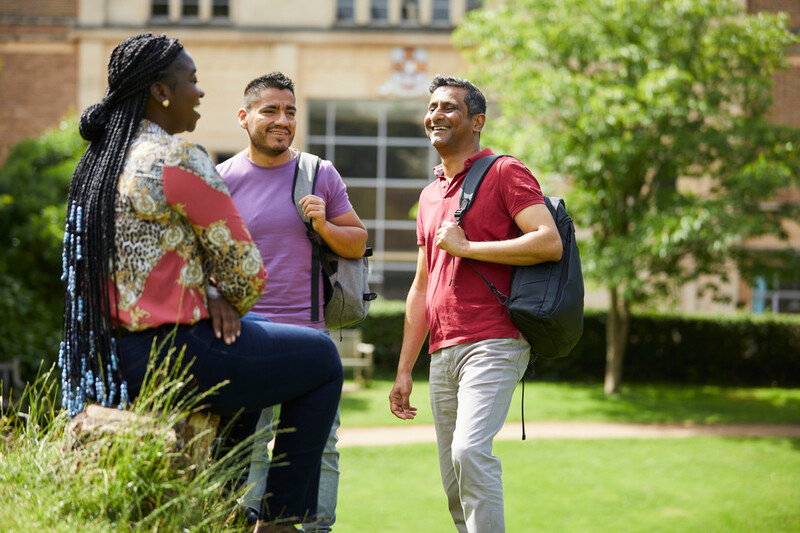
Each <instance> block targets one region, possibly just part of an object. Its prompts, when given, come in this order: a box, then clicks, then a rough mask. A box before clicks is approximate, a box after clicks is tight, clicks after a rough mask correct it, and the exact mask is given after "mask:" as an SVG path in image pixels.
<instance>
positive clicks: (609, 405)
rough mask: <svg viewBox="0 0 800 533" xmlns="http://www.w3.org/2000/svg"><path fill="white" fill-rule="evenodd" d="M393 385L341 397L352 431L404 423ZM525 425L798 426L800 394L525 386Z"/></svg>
mask: <svg viewBox="0 0 800 533" xmlns="http://www.w3.org/2000/svg"><path fill="white" fill-rule="evenodd" d="M391 388H392V382H391V381H388V380H373V381H372V382H371V383H370V386H369V388H364V387H361V388H358V389H355V390H353V389H350V390H348V391H347V392H346V393H345V394H344V396H343V398H342V423H343V425H350V426H386V425H394V424H400V423H402V421H400V420H398V419H396V418H395V417H394V416H393V415H392V414H391V413H390V412H389V399H388V398H389V391H390V390H391ZM521 401H522V388H521V386H518V387H517V391H516V393H515V397H514V400H513V401H512V403H511V409H510V411H509V414H508V420H509V421H516V422H518V421H520V420H522V413H521V410H520V407H521ZM411 404H412V405H414V406H416V407H417V409H418V411H417V413H418V414H417V418H416V420H415V423H422V424H432V423H433V419H432V417H431V414H430V406H429V405H430V404H429V401H428V383H427V381H424V380H416V381H415V382H414V388H413V390H412V393H411ZM525 420H526V421H535V420H541V421H552V420H563V421H581V420H585V421H594V422H597V421H600V422H638V423H651V424H656V423H658V424H667V423H669V424H723V423H739V424H747V423H766V424H800V389H778V388H774V389H747V388H726V387H712V386H706V387H694V386H692V387H689V386H687V387H680V386H672V385H669V386H667V385H627V386H625V387H623V389H622V394H620V395H618V396H613V397H610V398H609V397H606V396H605V395H604V394H603V387H602V385H599V384H598V385H588V384H573V383H549V382H536V381H533V382H527V383H526V384H525Z"/></svg>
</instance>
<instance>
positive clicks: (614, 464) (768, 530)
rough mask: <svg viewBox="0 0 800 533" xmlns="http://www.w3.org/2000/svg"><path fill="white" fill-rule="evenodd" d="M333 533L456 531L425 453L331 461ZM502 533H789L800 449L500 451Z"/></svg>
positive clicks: (513, 447) (503, 445)
mask: <svg viewBox="0 0 800 533" xmlns="http://www.w3.org/2000/svg"><path fill="white" fill-rule="evenodd" d="M341 453H342V457H341V472H342V474H341V481H340V488H339V507H338V510H337V515H338V520H337V526H338V527H337V529H338V530H339V531H342V532H348V533H369V532H376V531H380V532H381V533H395V532H396V533H408V532H418V533H438V532H452V531H455V529H454V527H453V526H452V523H451V521H450V516H449V514H448V512H447V507H446V502H445V499H444V492H443V491H442V488H441V484H440V481H439V474H438V472H439V470H438V465H437V460H436V446H435V445H434V444H416V445H407V446H390V447H374V448H366V447H364V448H361V447H347V448H344V449H342V451H341ZM495 454H496V455H498V456H499V457H500V458H501V459H502V460H503V470H504V474H503V482H504V487H505V500H506V501H505V505H506V526H507V531H508V532H509V533H533V532H547V533H553V532H555V533H572V532H574V533H603V532H608V533H619V532H624V533H636V532H642V533H653V532H664V533H673V532H681V533H691V532H697V533H713V532H719V533H737V532H741V533H761V532H764V533H778V532H787V533H788V532H796V531H800V505H799V504H798V502H800V440H790V439H749V440H747V439H723V438H709V437H696V438H687V439H649V440H574V441H566V440H558V441H551V440H544V441H524V442H523V441H500V442H497V443H495Z"/></svg>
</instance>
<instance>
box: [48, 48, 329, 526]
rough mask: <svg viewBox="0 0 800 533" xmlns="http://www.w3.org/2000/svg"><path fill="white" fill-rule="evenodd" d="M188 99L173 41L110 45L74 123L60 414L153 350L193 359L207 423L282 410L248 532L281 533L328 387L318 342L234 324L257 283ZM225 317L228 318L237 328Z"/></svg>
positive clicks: (312, 335)
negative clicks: (280, 460) (102, 90)
mask: <svg viewBox="0 0 800 533" xmlns="http://www.w3.org/2000/svg"><path fill="white" fill-rule="evenodd" d="M203 96H204V93H203V91H202V90H201V89H200V88H199V87H198V86H197V77H196V70H195V65H194V61H193V60H192V58H191V56H190V55H189V54H188V53H187V52H186V51H185V50H184V49H183V46H181V44H180V43H179V42H178V41H177V40H176V39H168V38H167V37H166V36H163V35H162V36H154V35H152V34H141V35H136V36H134V37H131V38H129V39H126V40H125V41H123V42H122V43H120V44H119V45H118V46H117V47H116V48H114V51H113V52H112V54H111V58H110V60H109V64H108V89H107V91H106V94H105V97H104V98H103V100H102V101H101V102H100V103H99V104H95V105H93V106H91V107H89V108H88V109H86V111H84V113H83V114H82V116H81V120H80V132H81V135H82V136H83V137H84V138H86V139H87V140H88V141H90V144H89V147H88V148H87V149H86V152H85V153H84V155H83V157H82V158H81V160H80V163H79V164H78V166H77V168H76V169H75V174H74V175H73V178H72V183H71V184H70V191H69V197H68V206H67V208H68V216H67V225H66V231H65V234H64V255H63V271H64V272H63V276H62V279H63V281H64V283H65V291H64V327H63V340H62V343H61V349H60V352H59V366H60V367H61V369H62V391H63V397H62V403H63V405H64V408H65V409H67V410H68V412H69V414H70V416H74V415H75V414H76V413H78V412H80V411H81V410H82V409H83V408H84V407H85V405H86V403H88V402H97V403H99V404H101V405H104V406H109V407H110V406H115V407H119V408H120V409H123V408H125V407H127V406H128V405H129V404H130V402H131V400H132V399H134V398H135V397H136V395H137V394H138V391H139V388H140V387H141V384H142V381H143V379H144V374H145V370H146V368H147V364H148V362H149V360H150V358H151V356H154V357H156V358H157V362H158V361H161V360H163V358H164V357H165V352H166V351H167V348H166V347H165V348H164V349H163V350H162V351H161V352H159V353H155V354H151V351H153V350H152V346H153V345H154V344H153V341H154V340H156V345H159V344H161V341H162V340H164V339H169V342H168V343H165V344H171V345H173V346H175V347H176V348H178V349H181V348H183V347H185V350H186V352H185V358H184V360H185V361H192V362H191V363H189V364H191V368H190V373H191V374H192V383H191V384H190V386H189V387H188V388H189V389H192V388H194V389H197V390H198V391H199V392H203V391H208V390H210V389H211V388H213V387H215V386H217V385H218V384H220V383H223V382H225V384H224V385H223V386H222V387H221V388H220V389H219V390H217V391H215V392H214V393H213V394H212V395H211V396H209V397H208V399H207V403H208V405H209V409H210V410H211V411H212V412H216V413H219V414H222V415H231V414H233V413H236V412H239V411H243V412H245V413H258V412H260V411H261V409H263V408H264V407H267V406H270V405H275V404H282V409H281V426H282V427H289V428H293V431H291V432H280V433H279V436H278V438H277V439H276V441H275V453H276V454H282V455H284V456H285V457H286V461H287V463H288V464H287V466H284V467H282V468H277V469H275V470H274V471H270V475H269V479H268V480H267V494H269V497H267V498H265V499H264V501H263V502H262V509H261V513H260V515H259V516H261V517H263V519H264V521H263V522H258V523H256V529H255V530H256V532H264V531H277V532H282V531H295V530H296V529H295V526H294V524H299V523H301V522H302V521H303V520H304V519H305V520H306V521H308V520H309V518H312V519H313V516H314V514H315V512H316V501H317V491H318V482H319V472H320V457H321V454H322V450H323V448H324V446H325V442H326V440H327V438H328V433H329V431H330V427H331V424H332V422H333V417H334V415H335V412H336V407H337V405H338V404H339V396H340V394H341V387H342V366H341V362H340V360H339V357H338V354H337V352H336V348H335V345H334V344H333V342H332V341H331V340H330V339H329V338H328V336H326V335H324V334H322V333H319V332H317V331H316V330H313V329H311V328H301V327H296V326H288V325H281V324H275V323H272V322H269V321H267V320H266V319H263V318H261V317H260V316H258V315H254V314H249V313H248V314H245V313H247V311H248V310H249V309H250V307H251V306H252V305H253V304H254V303H255V302H256V301H257V300H258V298H259V296H260V294H261V292H262V291H263V290H264V287H265V285H266V278H267V273H266V272H265V270H264V267H263V263H262V261H261V256H260V255H259V252H258V250H257V248H256V246H255V244H254V243H253V241H252V239H251V237H250V234H249V233H248V231H247V229H246V227H245V225H244V223H243V222H242V219H241V217H240V215H239V213H238V211H237V210H236V208H235V206H234V204H233V202H232V200H231V198H230V195H229V194H228V190H227V188H226V186H225V184H224V183H223V181H222V179H221V178H220V177H219V175H218V174H217V172H216V170H215V169H214V164H213V163H212V161H211V159H210V158H209V157H208V154H207V153H206V152H205V150H204V149H203V148H202V147H200V146H198V145H195V144H193V143H190V142H188V141H185V140H182V139H180V138H178V137H175V134H178V133H181V132H183V131H192V130H194V128H195V125H196V123H197V120H198V119H199V117H200V115H199V114H198V113H197V111H196V109H195V108H196V107H197V106H198V105H199V103H200V98H202V97H203ZM240 316H241V317H242V318H241V320H240Z"/></svg>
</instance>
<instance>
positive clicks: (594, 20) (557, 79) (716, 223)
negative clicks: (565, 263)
mask: <svg viewBox="0 0 800 533" xmlns="http://www.w3.org/2000/svg"><path fill="white" fill-rule="evenodd" d="M454 39H455V41H456V43H457V44H458V45H459V46H461V47H462V48H463V49H464V53H465V55H466V57H467V59H468V61H469V64H470V65H472V68H471V72H470V76H471V78H472V79H473V80H474V81H476V82H477V83H478V84H479V86H482V87H484V88H485V89H486V90H487V94H488V95H489V96H490V97H492V98H496V100H497V101H498V104H499V108H500V111H501V114H502V116H501V117H500V118H499V119H498V120H497V121H495V122H494V124H493V125H490V127H489V128H487V129H488V133H489V135H490V136H491V140H492V142H494V143H495V144H496V145H497V146H498V147H499V148H501V149H505V150H508V151H509V153H512V154H515V155H518V156H519V157H521V158H525V159H527V160H529V161H531V162H532V163H533V166H535V167H537V168H539V169H541V170H542V171H544V172H545V173H556V174H559V175H560V176H562V177H563V178H564V180H565V183H566V184H567V185H568V186H569V191H570V192H569V193H568V197H569V200H570V201H569V203H568V205H569V208H570V213H571V214H572V216H573V217H574V218H575V221H576V225H577V226H578V227H579V228H585V229H588V230H591V231H590V233H591V235H588V236H585V237H583V238H582V239H581V243H580V244H581V251H582V255H583V257H582V260H583V265H584V272H585V275H586V276H587V278H588V279H590V280H593V281H594V282H596V283H597V284H599V285H601V286H603V287H605V288H606V289H607V290H608V294H609V301H610V309H609V315H608V316H609V319H608V323H607V331H606V333H607V335H606V338H607V340H606V383H605V390H606V393H608V394H611V393H616V392H618V391H619V387H620V383H621V376H622V362H623V358H624V355H625V349H626V345H627V337H628V328H629V323H630V309H631V306H632V305H635V304H638V303H643V302H646V301H648V300H651V301H652V300H653V299H656V298H665V297H667V296H669V295H670V294H674V289H675V288H676V287H677V286H680V284H682V283H685V282H687V281H689V280H695V279H698V278H701V279H714V277H718V279H720V280H721V281H726V280H727V273H728V270H729V268H730V264H731V263H730V261H731V260H732V259H736V260H741V259H742V258H743V257H742V256H743V255H744V254H745V252H746V247H744V246H743V243H744V242H745V241H746V240H747V239H748V238H751V237H753V236H757V235H765V234H772V235H780V236H785V235H784V230H783V228H782V226H781V220H782V219H786V218H788V217H793V218H795V219H796V218H797V215H798V206H797V205H796V204H795V205H792V204H788V203H786V202H781V201H779V199H780V198H781V196H780V192H781V188H785V187H788V186H789V185H791V184H792V183H795V184H796V183H797V176H798V170H800V169H799V168H798V167H799V165H798V154H797V150H798V148H799V147H800V135H798V131H796V130H792V129H790V128H786V127H781V126H778V125H775V124H772V123H770V122H769V121H768V120H767V113H768V111H769V109H770V105H771V102H772V101H771V95H772V75H773V73H774V72H775V71H776V70H777V69H780V68H782V67H783V65H784V61H785V57H784V53H785V50H786V48H787V47H788V46H789V45H790V44H791V43H794V42H796V38H795V37H793V36H792V34H791V33H790V32H789V31H788V30H787V18H786V16H784V15H780V16H772V15H766V14H757V15H747V14H745V13H744V11H743V9H742V7H741V5H740V4H739V3H738V2H737V1H736V0H692V1H688V0H505V1H499V0H496V1H491V0H490V1H487V2H485V3H484V8H483V9H479V10H476V11H473V12H471V13H470V14H469V16H468V17H467V19H466V20H465V22H464V23H463V25H462V26H461V27H460V28H459V29H458V30H457V31H456V32H455V34H454ZM748 272H749V270H748ZM707 288H708V289H710V290H712V291H715V290H717V289H718V287H717V286H716V285H715V284H713V283H711V284H709V285H708V287H707Z"/></svg>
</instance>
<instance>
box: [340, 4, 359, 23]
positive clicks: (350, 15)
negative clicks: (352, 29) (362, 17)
mask: <svg viewBox="0 0 800 533" xmlns="http://www.w3.org/2000/svg"><path fill="white" fill-rule="evenodd" d="M336 20H337V21H338V22H353V21H355V20H356V2H355V0H336Z"/></svg>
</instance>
